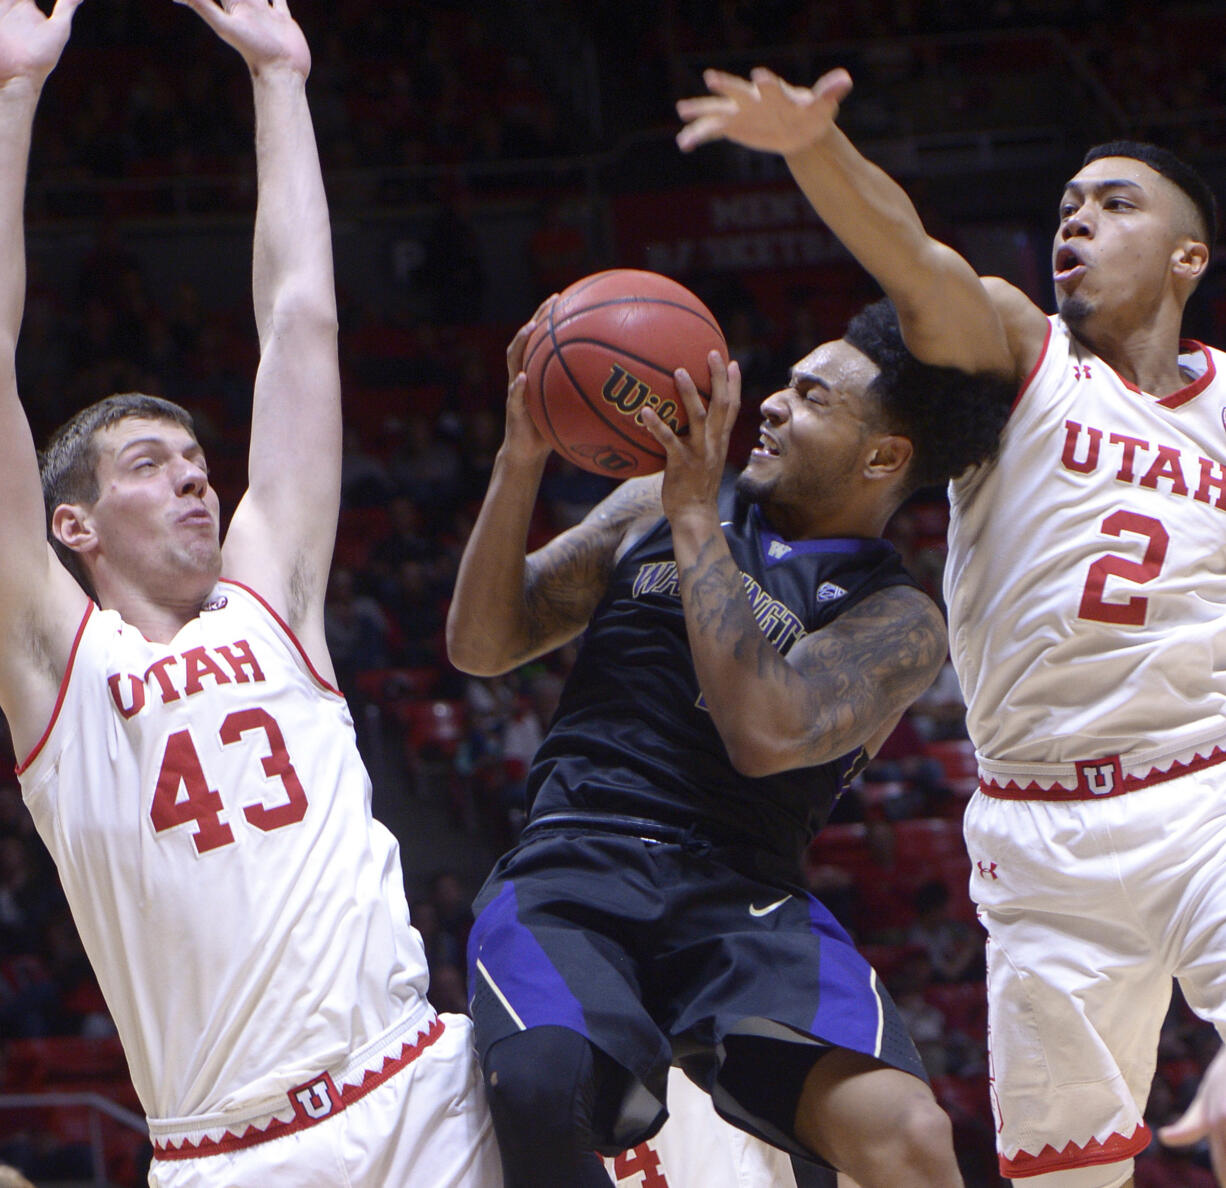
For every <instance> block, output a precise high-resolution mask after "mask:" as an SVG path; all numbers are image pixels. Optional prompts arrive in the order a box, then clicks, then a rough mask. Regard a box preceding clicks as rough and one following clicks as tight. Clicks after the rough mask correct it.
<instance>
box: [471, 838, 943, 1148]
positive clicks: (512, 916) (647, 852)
mask: <svg viewBox="0 0 1226 1188" xmlns="http://www.w3.org/2000/svg"><path fill="white" fill-rule="evenodd" d="M742 857H743V851H737V852H734V851H731V850H723V849H720V848H718V847H711V846H707V845H702V844H699V845H694V844H691V843H685V844H674V843H671V842H661V841H654V840H648V839H645V838H639V837H627V836H620V835H617V834H612V833H597V832H592V831H586V830H585V831H578V830H570V829H565V830H563V829H556V830H555V829H550V830H542V831H539V832H537V833H536V834H535V835H532V834H529V835H528V836H527V837H526V838H525V839H524V840H523V841H521V842H520V844H519V845H518V846H517V847H516V849H514V850H513V851H511V852H510V853H509V854H507V855H506V856H504V857H503V858H502V860H501V861H500V862H499V863H498V865H497V866H496V867H495V868H494V871H493V873H492V874H491V875H490V877H489V879H488V881H487V882H486V884H485V886H484V887H483V888H482V890H481V892H480V894H479V895H478V897H477V901H476V904H475V910H476V913H477V919H476V923H475V924H474V926H473V929H472V933H471V936H470V939H469V948H468V962H469V983H468V984H469V987H470V990H471V995H472V998H471V1004H470V1005H471V1008H472V1014H473V1019H474V1022H475V1024H476V1029H475V1040H476V1044H477V1049H478V1052H479V1054H480V1056H481V1058H482V1060H483V1061H484V1057H485V1054H486V1053H487V1052H488V1051H489V1049H490V1048H491V1047H492V1046H493V1045H494V1044H495V1043H497V1042H498V1041H499V1040H501V1039H504V1038H506V1037H507V1036H510V1035H513V1034H515V1033H516V1032H518V1031H522V1030H525V1029H527V1028H530V1027H541V1026H560V1027H567V1028H570V1029H571V1030H573V1031H577V1032H579V1033H580V1034H581V1035H583V1036H585V1037H586V1038H587V1039H588V1040H590V1041H591V1043H592V1044H594V1045H595V1046H596V1047H598V1048H599V1049H601V1050H602V1051H603V1052H604V1053H605V1054H606V1055H608V1056H609V1057H611V1058H612V1060H613V1061H615V1062H616V1063H617V1064H618V1065H620V1066H621V1068H622V1069H624V1070H626V1071H627V1072H628V1073H629V1077H628V1078H626V1084H625V1086H624V1087H623V1088H622V1089H621V1090H620V1092H621V1093H622V1096H621V1100H620V1103H619V1104H618V1105H617V1106H616V1107H615V1108H614V1109H612V1110H610V1111H608V1112H605V1113H604V1116H605V1117H610V1118H612V1119H614V1120H613V1121H611V1122H610V1123H609V1125H610V1126H611V1132H610V1133H609V1134H608V1135H602V1136H599V1137H601V1138H602V1139H607V1144H606V1143H602V1147H603V1146H605V1145H607V1147H608V1149H610V1150H614V1149H622V1148H627V1147H632V1146H635V1145H636V1144H638V1143H640V1142H643V1141H645V1140H646V1139H648V1138H650V1137H651V1136H652V1135H653V1134H654V1133H655V1132H656V1131H657V1130H658V1129H659V1127H660V1126H661V1125H662V1124H663V1122H664V1118H665V1117H666V1108H665V1084H666V1080H667V1076H668V1069H669V1066H670V1064H672V1063H677V1064H679V1065H681V1067H682V1068H684V1069H685V1071H686V1072H687V1073H688V1074H689V1075H690V1077H691V1079H693V1080H695V1081H696V1082H697V1083H698V1084H699V1085H701V1086H702V1087H703V1088H704V1089H706V1090H707V1091H708V1092H709V1093H710V1094H711V1097H712V1100H713V1102H714V1105H715V1108H716V1110H717V1111H718V1112H719V1113H720V1114H721V1115H723V1116H724V1117H725V1118H727V1120H728V1121H730V1122H732V1123H733V1124H735V1125H737V1126H740V1127H741V1128H742V1129H744V1130H747V1131H749V1132H750V1133H751V1134H756V1135H757V1136H758V1137H760V1138H763V1139H765V1140H766V1141H767V1142H769V1143H772V1144H774V1145H775V1146H777V1147H781V1148H783V1149H784V1150H786V1151H790V1152H792V1153H793V1154H796V1155H800V1156H802V1157H804V1158H809V1159H811V1158H812V1155H811V1154H810V1153H809V1152H808V1151H807V1150H806V1149H805V1148H804V1147H802V1146H801V1145H800V1144H799V1143H798V1142H797V1140H796V1138H795V1135H794V1133H793V1127H792V1121H793V1118H794V1114H795V1107H796V1103H797V1101H798V1099H799V1092H800V1087H801V1085H802V1084H803V1080H804V1075H805V1074H806V1073H807V1071H808V1069H809V1068H811V1067H812V1064H813V1063H814V1062H815V1061H816V1060H817V1059H818V1058H819V1057H820V1055H821V1054H822V1052H824V1051H826V1050H828V1049H829V1048H830V1047H841V1048H848V1049H851V1050H852V1051H856V1052H860V1053H863V1054H864V1055H867V1056H871V1057H875V1058H876V1059H878V1060H880V1061H881V1062H882V1063H883V1064H886V1065H890V1066H891V1067H894V1068H897V1069H901V1070H902V1071H904V1072H907V1073H910V1074H912V1075H914V1076H917V1077H920V1078H922V1079H926V1078H924V1071H923V1065H922V1064H921V1062H920V1058H919V1055H918V1053H917V1051H916V1049H915V1045H914V1044H913V1043H912V1042H911V1038H910V1036H909V1035H908V1033H907V1030H906V1027H905V1026H904V1024H903V1022H902V1020H901V1019H900V1018H899V1016H898V1012H897V1010H896V1008H895V1006H894V1003H893V1002H892V1001H891V999H890V997H889V995H888V994H887V993H886V990H885V988H884V987H883V986H882V985H881V984H880V982H879V981H878V978H877V975H876V973H875V971H874V970H873V969H872V967H871V966H870V965H869V964H868V962H866V961H865V960H864V958H863V957H862V956H861V955H860V954H859V953H858V952H857V951H856V949H855V947H854V945H853V944H852V941H851V938H850V937H849V936H848V935H847V933H846V932H845V931H844V930H843V928H842V927H841V926H840V925H839V924H838V923H837V922H836V921H835V920H834V918H833V917H832V916H831V915H830V913H829V912H828V911H827V910H826V908H825V907H824V906H823V905H822V904H821V903H819V902H818V900H816V899H815V898H814V897H813V896H811V895H809V894H808V893H806V892H805V891H803V890H802V889H800V888H798V887H792V886H787V885H783V884H781V883H778V882H764V881H762V880H761V879H760V878H757V877H752V876H751V875H749V874H746V873H742V872H743V871H744V870H746V869H751V866H750V865H749V864H747V863H745V862H743V861H742V860H741V859H742ZM734 862H735V865H733V863H734ZM802 1045H807V1046H808V1047H810V1048H811V1049H812V1054H811V1055H809V1054H808V1053H807V1052H806V1051H805V1048H804V1047H803V1046H802ZM733 1050H735V1051H736V1052H737V1053H740V1054H746V1053H748V1054H750V1055H751V1057H752V1058H751V1059H748V1060H746V1059H744V1058H743V1055H738V1058H737V1060H736V1062H735V1063H736V1075H735V1076H732V1075H731V1073H732V1071H733V1070H732V1064H731V1063H730V1062H729V1060H728V1057H729V1052H730V1051H733ZM781 1081H782V1083H783V1084H785V1085H786V1086H789V1088H787V1089H786V1090H784V1091H783V1092H782V1093H781V1090H780V1084H781Z"/></svg>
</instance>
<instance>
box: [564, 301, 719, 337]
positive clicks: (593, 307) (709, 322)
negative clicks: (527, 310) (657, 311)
mask: <svg viewBox="0 0 1226 1188" xmlns="http://www.w3.org/2000/svg"><path fill="white" fill-rule="evenodd" d="M572 300H573V298H567V305H570V303H571V301H572ZM615 305H663V306H665V307H666V308H669V309H675V310H677V311H678V312H679V313H682V314H685V315H686V316H687V317H692V318H697V319H698V321H700V322H702V323H703V324H704V325H705V326H707V327H708V328H709V329H711V330H714V331H715V333H716V334H718V335H719V336H720V338H721V340H722V339H723V337H724V332H723V331H722V330H721V329H720V327H719V323H718V322H717V321H716V320H715V319H714V318H713V317H708V316H707V315H706V314H702V313H699V312H698V310H696V309H695V308H694V307H693V306H692V305H686V304H685V303H684V302H681V301H673V300H672V299H671V298H668V297H609V298H607V299H606V300H604V301H593V302H589V303H588V304H587V305H584V306H583V307H582V308H581V309H574V310H567V311H566V312H565V313H563V315H562V317H561V318H560V319H555V317H554V310H556V309H557V306H558V302H556V301H555V302H554V304H553V305H551V306H550V307H549V322H550V326H551V328H552V327H554V326H555V324H556V326H558V327H561V326H565V325H567V323H569V322H571V321H573V320H574V319H575V318H581V317H583V316H584V314H591V313H596V312H597V311H599V310H602V309H609V308H610V307H612V306H615ZM555 338H556V335H555Z"/></svg>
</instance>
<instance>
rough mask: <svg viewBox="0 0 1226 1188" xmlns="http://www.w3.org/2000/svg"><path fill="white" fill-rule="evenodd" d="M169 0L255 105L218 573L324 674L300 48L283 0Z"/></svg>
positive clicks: (316, 236) (325, 258) (324, 295)
mask: <svg viewBox="0 0 1226 1188" xmlns="http://www.w3.org/2000/svg"><path fill="white" fill-rule="evenodd" d="M180 2H182V3H185V4H186V5H187V6H188V7H190V8H192V9H194V10H195V11H196V12H197V13H198V14H199V15H200V16H201V17H202V18H203V19H204V21H205V22H206V23H207V24H208V25H209V26H210V27H211V28H212V29H213V30H214V32H216V33H217V35H218V36H219V37H220V38H221V39H222V40H223V41H225V42H227V43H228V44H230V45H232V46H233V47H234V48H235V49H236V50H238V52H239V53H240V54H241V55H242V57H243V60H244V62H245V63H246V64H247V68H248V70H249V71H250V74H251V84H252V89H253V92H254V96H255V142H256V165H257V176H258V198H257V209H256V222H255V245H254V258H253V268H252V290H253V295H254V301H255V320H256V328H257V330H258V332H259V340H260V364H259V370H258V372H257V374H256V381H255V396H254V401H253V407H252V417H251V444H250V450H249V456H248V482H249V485H248V490H247V493H246V495H245V496H244V497H243V499H242V501H241V503H240V504H239V507H238V509H237V510H236V511H235V514H234V518H233V520H232V521H231V525H230V530H229V533H228V534H227V537H226V542H225V545H224V548H223V566H224V576H226V577H233V578H237V579H238V580H240V581H245V582H247V583H249V584H250V585H252V586H253V587H255V588H256V589H257V590H258V591H259V592H260V593H261V594H263V595H264V597H266V598H268V599H269V601H270V602H271V603H272V604H273V605H274V606H275V607H276V608H277V609H278V610H279V611H280V612H281V613H282V614H283V615H284V616H285V617H286V619H287V620H288V621H289V623H290V625H291V626H292V627H294V628H295V629H296V630H297V632H298V634H299V637H300V638H301V640H302V642H303V644H304V645H305V646H306V648H307V650H308V652H309V653H310V654H311V655H312V658H313V659H315V660H316V661H317V662H320V663H323V664H325V665H326V664H327V661H326V651H325V647H324V643H323V598H324V589H325V586H326V584H327V576H328V567H329V565H330V563H331V557H332V547H333V544H334V542H335V538H336V520H337V514H338V509H339V506H340V454H341V410H340V371H339V365H338V362H337V342H336V338H337V326H336V294H335V288H334V283H333V276H332V237H331V229H330V226H329V222H328V206H327V200H326V197H325V194H324V186H323V178H322V176H321V174H320V167H319V155H318V151H317V149H316V145H315V134H314V130H313V128H312V125H311V115H310V111H309V110H308V107H307V98H306V78H307V74H308V72H309V70H310V65H311V59H310V52H309V50H308V49H307V44H306V39H305V38H304V37H303V35H302V31H301V30H300V29H299V27H298V25H297V23H296V22H295V21H294V19H293V17H292V16H291V15H290V11H289V7H288V5H287V4H286V3H285V0H222V2H221V3H220V4H218V3H217V2H215V0H180ZM324 671H328V668H327V667H325V669H324Z"/></svg>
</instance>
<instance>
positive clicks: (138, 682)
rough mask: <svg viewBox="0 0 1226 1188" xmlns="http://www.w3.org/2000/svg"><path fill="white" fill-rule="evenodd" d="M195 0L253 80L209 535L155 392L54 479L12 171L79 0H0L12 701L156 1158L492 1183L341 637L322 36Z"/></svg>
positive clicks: (279, 1175)
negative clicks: (343, 666) (239, 336)
mask: <svg viewBox="0 0 1226 1188" xmlns="http://www.w3.org/2000/svg"><path fill="white" fill-rule="evenodd" d="M184 2H185V3H186V4H187V6H188V7H190V8H192V9H194V10H195V12H196V13H197V14H198V15H199V16H200V17H201V18H202V19H203V20H204V21H205V22H206V23H207V24H208V25H209V26H210V27H211V28H212V30H213V31H214V32H215V33H216V34H217V35H218V36H219V37H220V38H221V39H222V40H223V41H226V42H228V43H229V44H230V45H232V46H233V47H234V48H235V49H237V50H238V52H239V53H240V54H241V55H242V57H243V59H244V61H245V62H246V64H247V66H248V68H249V70H250V74H251V79H252V86H253V90H254V95H255V110H256V144H257V159H258V167H259V195H258V212H257V215H256V231H255V245H254V255H255V268H254V285H253V289H254V297H255V314H256V322H257V326H258V330H259V336H260V347H261V353H260V364H259V370H258V374H257V377H256V381H255V393H254V411H253V418H252V432H251V452H250V463H249V478H250V486H249V489H248V491H247V493H246V495H245V496H244V497H243V499H242V501H241V503H240V504H239V506H238V508H237V509H236V511H235V513H234V516H233V520H232V522H231V525H230V528H229V531H228V533H227V535H226V539H225V543H224V545H223V544H221V543H220V540H219V509H218V501H217V496H216V493H215V492H214V491H213V489H212V487H211V486H210V485H209V481H208V473H207V470H206V468H205V460H204V456H203V453H202V451H201V449H200V446H199V444H198V443H197V441H196V438H195V436H194V433H193V431H192V427H191V421H190V419H189V418H188V417H187V415H186V414H185V413H184V412H183V410H182V409H179V408H178V407H177V406H175V405H172V404H169V403H167V402H165V401H161V400H157V399H155V398H153V397H147V396H142V395H128V396H116V397H110V398H108V399H106V400H103V401H101V402H100V403H99V404H96V405H93V406H91V407H90V408H89V409H86V410H84V411H83V412H82V413H80V414H78V415H77V416H76V417H75V418H73V420H72V421H70V422H69V423H68V425H67V426H65V427H64V428H63V429H62V430H60V432H59V433H58V434H57V435H56V436H55V438H53V441H52V444H51V446H50V448H49V449H48V451H47V453H46V455H45V457H44V459H43V466H42V484H41V486H40V471H39V465H38V460H37V458H36V454H35V450H34V445H33V442H32V440H31V434H30V430H29V426H28V424H27V422H26V418H25V415H24V413H23V410H22V407H21V404H20V402H19V399H18V394H17V390H16V382H15V378H14V349H15V343H16V338H17V332H18V326H19V324H20V320H21V311H22V304H23V300H22V298H23V289H24V284H25V276H24V246H23V240H22V198H23V191H24V188H25V174H26V163H27V158H28V152H29V143H30V135H31V126H32V123H33V119H34V112H35V107H36V104H37V101H38V96H39V94H40V91H41V89H42V85H43V83H44V82H45V80H46V78H47V76H48V74H49V73H50V71H51V70H52V68H53V67H54V65H55V64H56V62H57V61H58V59H59V56H60V54H61V52H62V50H63V48H64V45H65V43H66V41H67V38H68V32H69V25H70V22H71V19H72V15H73V12H74V10H75V8H76V7H77V3H78V0H57V3H56V5H55V8H54V10H53V11H52V14H51V16H50V17H45V16H44V15H43V14H42V13H41V12H40V11H39V9H38V8H37V6H36V5H35V4H34V2H33V0H0V228H3V230H2V231H0V337H2V343H0V357H2V358H3V367H2V369H0V707H2V708H3V711H4V714H5V716H6V718H7V719H8V723H9V726H10V728H11V731H12V736H13V740H14V743H15V745H16V748H17V751H18V754H19V756H20V757H21V763H20V774H21V782H22V789H23V794H24V796H25V799H26V803H27V804H28V806H29V808H30V811H31V813H32V814H33V816H34V819H35V821H36V823H37V825H38V828H39V832H40V834H41V835H42V837H43V839H44V841H45V842H46V844H47V846H48V848H49V849H50V851H51V853H52V855H53V857H54V858H55V861H56V864H57V866H58V868H59V872H60V875H61V878H62V880H63V884H64V888H65V891H66V893H67V895H68V899H69V902H70V905H71V908H72V911H73V915H74V918H75V920H76V922H77V925H78V928H79V930H80V933H81V936H82V939H83V941H84V944H85V947H86V950H87V952H88V954H89V957H90V960H91V962H92V964H93V966H94V969H95V971H96V973H97V975H98V979H99V983H100V985H101V987H102V989H103V993H104V995H105V997H106V1001H107V1004H108V1007H109V1008H110V1011H111V1013H112V1015H113V1016H114V1019H115V1023H116V1025H117V1027H118V1030H119V1033H120V1037H121V1039H122V1041H123V1045H124V1051H125V1053H126V1055H127V1059H128V1062H129V1067H130V1069H131V1073H132V1079H133V1082H134V1084H135V1086H136V1089H137V1092H138V1094H139V1096H140V1100H141V1103H142V1105H143V1106H144V1108H145V1110H146V1112H147V1113H148V1115H149V1125H150V1133H151V1138H152V1141H153V1148H154V1161H153V1165H152V1169H151V1172H150V1183H152V1184H154V1185H170V1186H175V1188H182V1186H190V1185H210V1186H215V1185H238V1184H242V1185H257V1184H259V1185H265V1184H269V1185H271V1184H277V1185H291V1184H292V1185H294V1186H295V1188H304V1186H310V1185H319V1186H321V1188H322V1186H324V1185H328V1186H331V1185H335V1184H341V1183H344V1184H352V1185H367V1186H369V1188H386V1186H388V1185H393V1184H394V1185H398V1186H400V1185H404V1186H414V1188H440V1186H443V1185H451V1186H455V1188H461V1186H463V1188H486V1186H489V1188H496V1186H497V1185H499V1184H500V1183H501V1174H500V1171H499V1166H498V1160H497V1156H496V1151H495V1148H494V1143H493V1136H492V1128H491V1126H490V1123H489V1120H488V1114H487V1111H486V1107H485V1103H484V1097H483V1092H482V1087H481V1082H480V1077H479V1076H478V1075H477V1073H476V1068H475V1062H474V1060H473V1057H472V1051H471V1042H470V1035H469V1027H468V1020H467V1019H466V1018H464V1017H459V1016H442V1017H440V1016H436V1014H435V1012H434V1011H433V1009H432V1008H431V1007H430V1005H429V1003H428V1002H427V1000H426V997H425V991H426V976H427V975H426V962H425V955H424V952H423V949H422V945H421V942H420V938H419V937H418V936H417V934H416V932H415V931H414V930H413V929H412V928H411V926H410V923H409V915H408V908H407V904H406V902H405V898H404V892H403V886H402V875H401V870H400V863H399V856H398V851H397V847H396V843H395V841H394V839H393V838H392V837H391V835H390V834H389V833H388V832H387V831H386V830H385V829H383V828H382V826H380V825H379V824H377V823H376V822H375V821H374V820H373V819H372V817H371V812H370V784H369V781H368V779H367V776H366V773H365V771H364V769H363V767H362V763H361V760H360V757H359V755H358V752H357V749H356V746H355V743H354V733H353V724H352V721H351V720H350V717H349V712H348V710H347V708H346V705H345V702H344V699H343V698H342V697H341V696H340V694H339V693H338V692H337V691H336V689H335V688H334V687H333V685H334V683H335V682H334V677H333V673H332V667H331V662H330V660H329V658H328V654H327V650H326V647H325V644H324V631H323V613H322V612H323V593H324V585H325V581H326V578H327V573H328V567H329V562H330V557H331V552H332V544H333V537H334V534H335V526H336V519H337V510H338V504H339V495H338V492H339V474H340V423H341V422H340V398H339V397H340V382H339V372H338V364H337V353H336V306H335V296H334V292H333V281H332V259H331V244H330V231H329V225H328V215H327V207H326V202H325V198H324V190H323V185H322V179H321V177H320V171H319V162H318V158H317V154H316V149H315V142H314V136H313V133H312V129H311V121H310V115H309V111H308V108H307V102H306V91H305V81H306V76H307V72H308V69H309V65H310V56H309V52H308V49H307V45H306V42H305V40H304V38H303V36H302V33H301V31H300V30H299V28H298V26H297V24H296V23H295V22H294V20H293V19H292V17H291V16H290V13H289V11H288V9H287V7H286V4H285V0H222V2H221V3H217V2H215V0H184ZM44 497H45V500H46V507H45V508H44ZM48 527H49V528H50V533H51V536H52V543H51V544H50V545H49V543H48V539H47V533H48ZM86 591H88V593H87V592H86Z"/></svg>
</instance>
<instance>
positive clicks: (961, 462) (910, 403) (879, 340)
mask: <svg viewBox="0 0 1226 1188" xmlns="http://www.w3.org/2000/svg"><path fill="white" fill-rule="evenodd" d="M843 339H844V341H845V342H848V343H850V344H851V345H852V346H854V347H855V348H856V350H858V351H860V352H861V353H863V354H865V355H867V356H868V357H869V358H870V359H871V360H872V361H873V362H874V363H876V364H877V366H878V367H879V368H880V369H881V374H880V375H878V376H877V378H876V379H874V380H873V382H872V384H871V385H870V386H869V389H868V390H869V393H870V394H871V395H872V396H874V397H876V399H877V401H878V403H879V404H880V407H881V415H882V420H883V421H884V424H885V428H886V429H887V431H889V432H891V433H899V434H901V435H902V436H903V437H907V438H909V439H910V440H911V444H912V446H913V447H914V454H913V456H912V459H911V465H910V468H909V469H908V472H907V494H910V492H911V491H915V490H917V489H919V488H920V487H931V486H936V485H939V484H943V483H946V482H948V481H949V480H950V479H951V478H956V477H957V476H958V475H960V474H961V473H962V472H963V471H964V470H966V469H967V467H969V466H974V465H976V464H977V463H981V462H988V461H990V460H991V459H992V458H993V457H995V455H996V450H997V448H998V447H999V445H1000V434H1001V430H1002V429H1003V428H1004V427H1005V422H1006V421H1007V420H1008V419H1009V410H1010V408H1011V407H1012V405H1013V400H1014V398H1015V397H1016V395H1017V385H1016V383H1015V382H1014V380H1013V379H1012V378H1008V377H1005V376H999V375H991V374H988V373H979V374H970V373H969V372H965V371H959V370H958V369H957V368H954V367H933V366H931V365H930V364H927V363H921V362H920V361H919V360H918V359H916V358H915V356H914V355H912V354H911V352H910V351H908V350H907V347H906V344H905V343H904V342H903V338H902V328H901V327H900V326H899V324H898V312H897V311H896V310H895V308H894V303H893V302H892V301H890V299H889V298H888V297H883V298H882V299H881V300H880V301H874V302H873V303H872V304H871V305H867V306H865V307H864V309H862V310H861V311H860V312H859V313H858V314H856V316H855V317H854V318H852V319H851V321H850V322H849V323H848V324H847V329H846V330H845V331H844V332H843Z"/></svg>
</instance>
